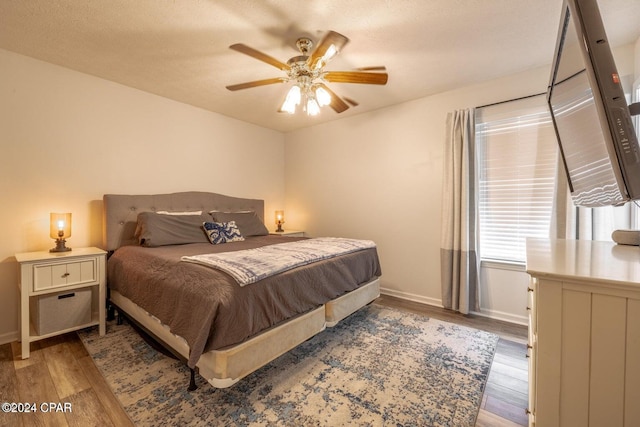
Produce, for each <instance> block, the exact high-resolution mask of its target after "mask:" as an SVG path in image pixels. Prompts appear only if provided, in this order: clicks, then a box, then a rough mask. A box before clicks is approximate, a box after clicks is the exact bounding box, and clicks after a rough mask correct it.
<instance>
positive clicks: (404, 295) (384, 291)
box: [380, 288, 443, 308]
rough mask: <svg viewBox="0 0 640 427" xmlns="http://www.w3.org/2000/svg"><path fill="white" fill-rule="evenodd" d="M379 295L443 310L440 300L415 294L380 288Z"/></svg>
mask: <svg viewBox="0 0 640 427" xmlns="http://www.w3.org/2000/svg"><path fill="white" fill-rule="evenodd" d="M380 293H381V294H383V295H388V296H390V297H396V298H401V299H405V300H407V301H413V302H418V303H421V304H427V305H433V306H435V307H440V308H443V306H442V300H440V299H436V298H429V297H424V296H422V295H415V294H410V293H407V292H400V291H396V290H394V289H387V288H380Z"/></svg>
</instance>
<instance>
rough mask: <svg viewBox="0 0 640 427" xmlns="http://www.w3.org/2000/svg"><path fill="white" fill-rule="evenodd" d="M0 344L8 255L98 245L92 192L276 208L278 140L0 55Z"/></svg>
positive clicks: (13, 268) (10, 332) (98, 211)
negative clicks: (63, 219) (200, 194)
mask: <svg viewBox="0 0 640 427" xmlns="http://www.w3.org/2000/svg"><path fill="white" fill-rule="evenodd" d="M0 161H1V162H2V164H1V166H0V200H1V201H2V208H0V224H2V228H3V232H2V239H0V343H4V342H9V341H12V340H14V339H16V338H17V337H18V333H17V332H18V313H19V297H18V295H19V294H18V289H17V284H18V281H19V279H18V274H17V270H18V266H17V263H16V261H15V258H14V257H13V255H14V253H17V252H26V251H36V250H48V249H49V248H51V247H53V241H52V240H51V239H50V238H49V236H48V235H49V229H48V227H49V225H48V218H49V212H57V211H62V212H72V214H73V230H72V236H71V238H69V239H68V241H67V243H68V246H70V247H72V248H73V247H81V246H87V245H91V246H101V245H102V195H103V194H104V193H124V194H150V193H165V192H174V191H186V190H199V191H212V192H218V193H223V194H229V195H233V196H239V197H253V198H262V199H265V209H266V212H267V213H268V212H273V211H274V210H275V209H277V208H281V207H282V206H283V205H284V190H283V188H284V136H283V135H282V134H281V133H279V132H275V131H271V130H267V129H264V128H260V127H257V126H254V125H250V124H247V123H244V122H241V121H238V120H234V119H230V118H227V117H224V116H221V115H219V114H215V113H211V112H207V111H204V110H201V109H198V108H195V107H191V106H188V105H185V104H181V103H178V102H174V101H171V100H168V99H165V98H161V97H158V96H155V95H151V94H148V93H145V92H141V91H138V90H135V89H131V88H128V87H124V86H122V85H119V84H116V83H112V82H108V81H105V80H102V79H98V78H95V77H92V76H89V75H86V74H81V73H77V72H74V71H71V70H69V69H65V68H61V67H58V66H55V65H51V64H48V63H44V62H41V61H37V60H34V59H31V58H28V57H25V56H21V55H16V54H14V53H11V52H8V51H4V50H0Z"/></svg>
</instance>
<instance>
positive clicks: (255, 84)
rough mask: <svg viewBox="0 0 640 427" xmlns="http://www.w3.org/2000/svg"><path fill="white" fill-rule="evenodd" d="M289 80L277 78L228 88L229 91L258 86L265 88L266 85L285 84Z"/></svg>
mask: <svg viewBox="0 0 640 427" xmlns="http://www.w3.org/2000/svg"><path fill="white" fill-rule="evenodd" d="M286 80H287V79H285V78H283V77H275V78H272V79H264V80H256V81H253V82H246V83H238V84H237V85H230V86H227V89H229V90H232V91H233V90H240V89H248V88H251V87H257V86H265V85H271V84H274V83H284V82H285V81H286Z"/></svg>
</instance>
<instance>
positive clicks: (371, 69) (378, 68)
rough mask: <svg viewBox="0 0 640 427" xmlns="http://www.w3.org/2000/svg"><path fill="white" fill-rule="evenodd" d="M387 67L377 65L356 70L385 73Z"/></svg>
mask: <svg viewBox="0 0 640 427" xmlns="http://www.w3.org/2000/svg"><path fill="white" fill-rule="evenodd" d="M386 69H387V67H385V66H384V65H375V66H373V67H360V68H356V70H358V71H385V70H386Z"/></svg>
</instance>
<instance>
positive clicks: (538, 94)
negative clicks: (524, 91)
mask: <svg viewBox="0 0 640 427" xmlns="http://www.w3.org/2000/svg"><path fill="white" fill-rule="evenodd" d="M546 94H547V92H540V93H536V94H534V95H527V96H522V97H520V98H514V99H507V100H506V101H499V102H494V103H493V104H487V105H481V106H479V107H476V108H486V107H493V106H494V105H500V104H506V103H507V102H513V101H521V100H523V99H528V98H533V97H536V96H540V95H546Z"/></svg>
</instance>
